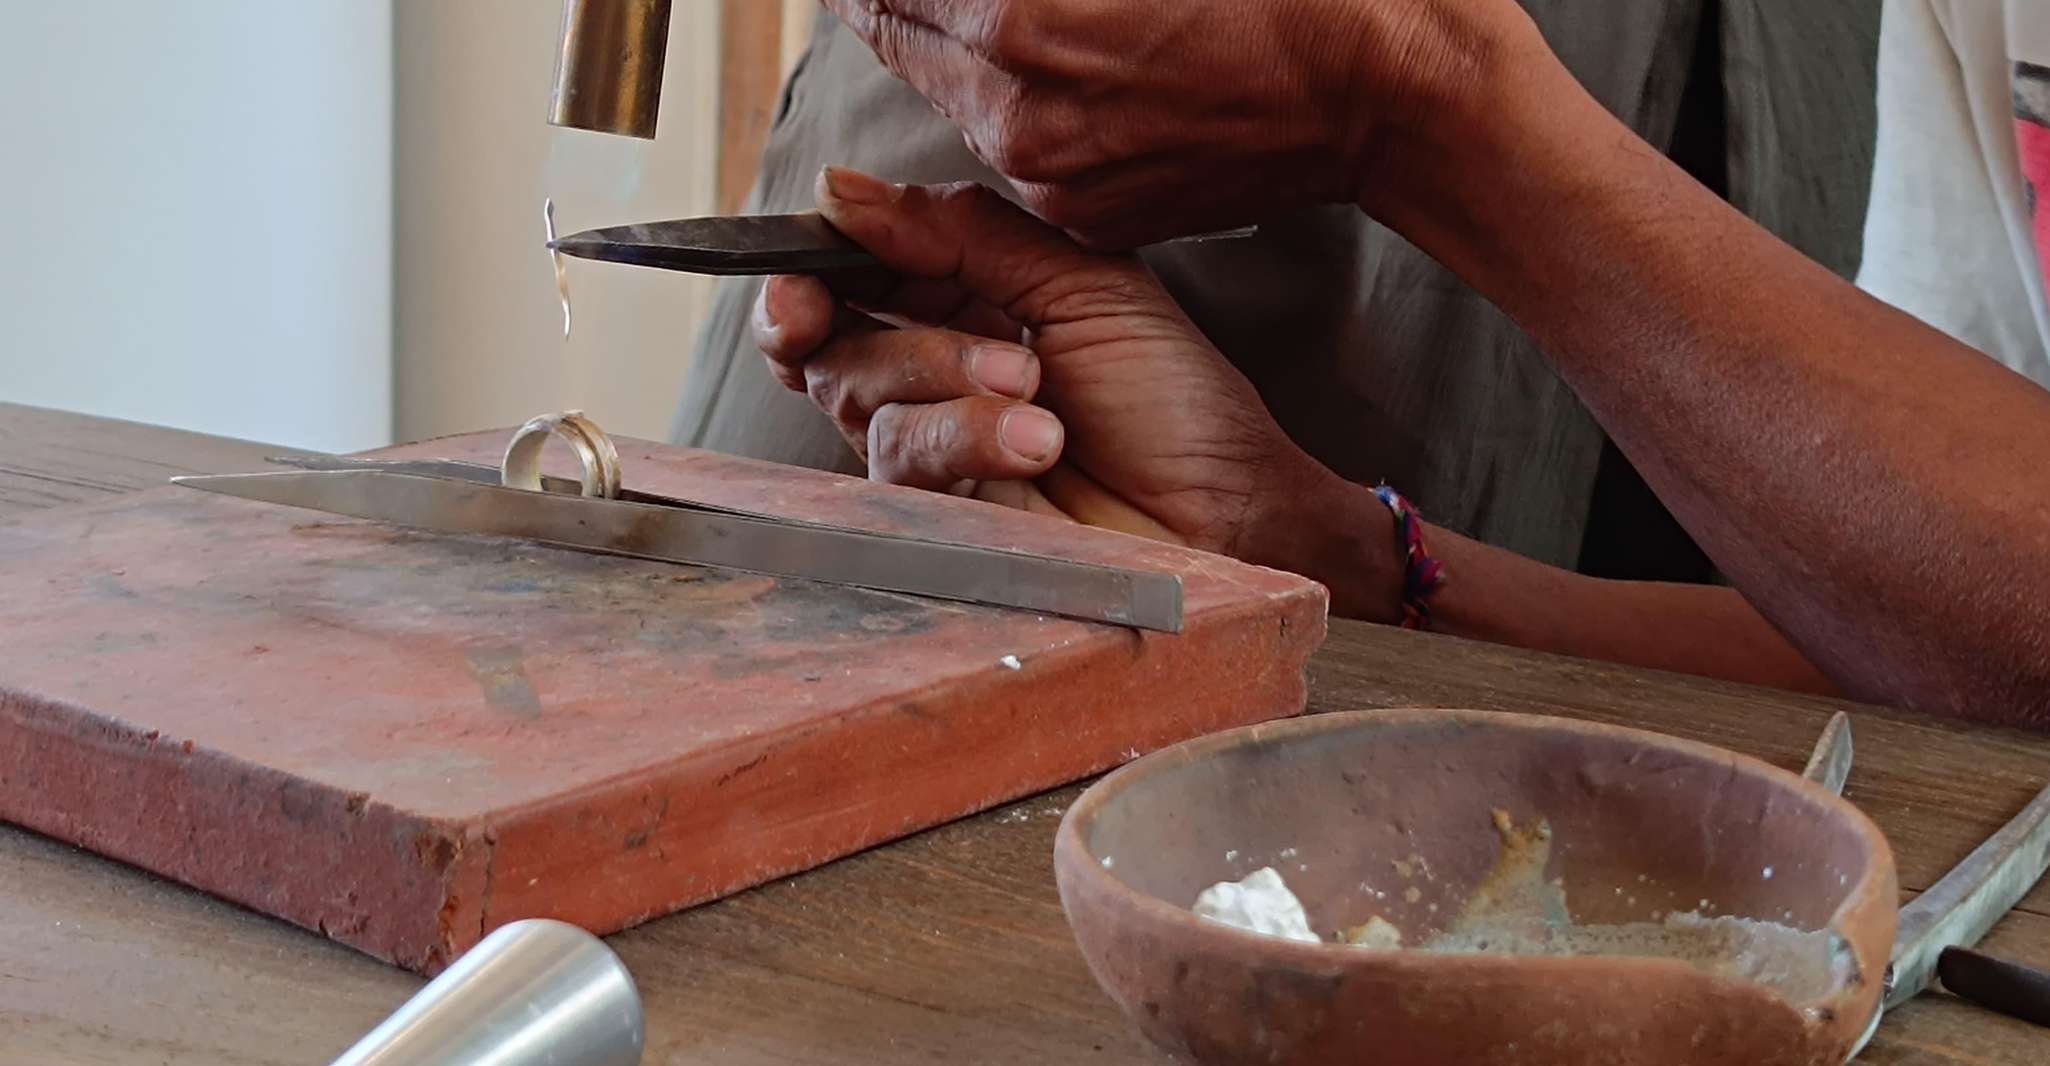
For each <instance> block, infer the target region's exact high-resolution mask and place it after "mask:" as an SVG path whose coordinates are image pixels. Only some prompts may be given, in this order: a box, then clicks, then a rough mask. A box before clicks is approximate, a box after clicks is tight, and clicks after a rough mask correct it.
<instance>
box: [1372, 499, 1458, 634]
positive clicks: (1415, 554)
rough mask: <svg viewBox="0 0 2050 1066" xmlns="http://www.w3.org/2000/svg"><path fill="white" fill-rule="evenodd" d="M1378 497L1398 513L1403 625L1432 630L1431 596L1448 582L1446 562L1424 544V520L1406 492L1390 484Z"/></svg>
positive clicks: (1396, 525) (1397, 547)
mask: <svg viewBox="0 0 2050 1066" xmlns="http://www.w3.org/2000/svg"><path fill="white" fill-rule="evenodd" d="M1374 496H1375V497H1376V498H1378V499H1379V500H1380V501H1381V502H1382V503H1385V504H1387V505H1388V509H1389V510H1390V511H1393V512H1395V545H1396V549H1397V550H1398V551H1400V552H1401V553H1402V628H1404V629H1429V628H1430V626H1431V596H1432V594H1433V593H1436V592H1437V591H1438V587H1439V586H1440V585H1443V584H1444V583H1445V564H1444V563H1442V562H1440V561H1438V559H1437V558H1436V557H1435V556H1433V555H1432V554H1431V552H1430V549H1428V548H1426V547H1424V520H1423V516H1422V515H1420V514H1418V513H1417V509H1416V507H1415V506H1413V505H1412V504H1411V503H1410V502H1409V501H1408V500H1406V499H1404V498H1403V496H1402V494H1401V493H1399V492H1397V491H1395V490H1394V489H1391V488H1389V487H1388V486H1387V485H1382V486H1381V487H1379V488H1377V489H1375V490H1374Z"/></svg>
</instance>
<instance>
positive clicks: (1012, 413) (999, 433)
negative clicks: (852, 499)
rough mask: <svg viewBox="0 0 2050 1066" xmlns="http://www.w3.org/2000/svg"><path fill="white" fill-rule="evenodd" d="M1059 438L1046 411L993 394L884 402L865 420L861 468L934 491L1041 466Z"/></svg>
mask: <svg viewBox="0 0 2050 1066" xmlns="http://www.w3.org/2000/svg"><path fill="white" fill-rule="evenodd" d="M1062 441H1063V432H1062V429H1061V424H1060V421H1059V420H1058V419H1056V418H1054V416H1053V414H1052V413H1051V412H1048V411H1044V410H1041V409H1040V408H1037V407H1032V406H1030V405H1028V404H1023V403H1019V402H1017V401H1014V400H1007V399H1004V398H1001V397H997V396H966V397H962V398H960V399H957V400H949V401H947V402H945V403H930V404H911V403H899V404H889V405H886V406H884V407H882V408H880V409H878V410H877V411H876V412H875V415H874V417H873V418H871V419H870V420H869V425H868V472H869V477H871V478H873V479H875V480H877V481H887V482H890V483H891V484H895V485H910V486H913V487H916V488H924V489H936V490H940V491H948V490H951V489H953V488H954V487H955V486H957V485H959V484H960V483H962V482H964V481H1014V480H1020V479H1024V478H1032V477H1037V476H1038V475H1040V474H1041V473H1044V472H1045V471H1046V470H1047V468H1048V467H1051V466H1052V465H1053V464H1054V461H1055V460H1056V459H1058V458H1059V457H1060V451H1061V444H1062Z"/></svg>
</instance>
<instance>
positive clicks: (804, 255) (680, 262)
mask: <svg viewBox="0 0 2050 1066" xmlns="http://www.w3.org/2000/svg"><path fill="white" fill-rule="evenodd" d="M1256 229H1257V227H1254V226H1242V227H1240V228H1238V229H1231V230H1219V231H1216V232H1214V233H1199V234H1195V235H1193V236H1189V237H1177V238H1175V239H1174V240H1172V241H1168V242H1165V243H1170V244H1180V243H1184V242H1193V241H1212V240H1226V239H1231V238H1236V237H1244V236H1248V235H1250V234H1252V233H1254V232H1256ZM548 247H549V248H551V249H553V250H555V251H558V252H561V253H562V254H564V255H572V256H576V257H577V258H579V259H596V260H602V261H604V262H608V263H627V264H630V265H633V266H645V267H656V268H659V269H662V270H678V271H682V272H684V273H687V274H715V275H736V274H818V273H825V272H828V271H835V270H852V269H855V268H858V267H872V266H877V265H879V261H878V260H877V259H876V257H875V256H874V255H871V254H870V253H869V251H868V249H866V248H863V247H862V246H861V245H858V244H856V243H854V242H853V241H851V240H848V239H847V238H846V237H845V236H842V235H841V233H840V231H839V230H836V229H834V228H833V227H832V225H831V224H830V223H828V222H827V221H826V220H825V218H824V216H822V215H820V214H819V213H818V212H816V211H806V212H803V213H800V214H793V215H719V216H711V217H706V218H680V219H674V220H671V221H667V222H636V223H633V224H631V225H625V226H607V227H604V228H602V229H591V230H584V231H583V232H581V233H572V234H570V235H568V236H566V237H557V238H556V239H554V240H552V241H549V242H548Z"/></svg>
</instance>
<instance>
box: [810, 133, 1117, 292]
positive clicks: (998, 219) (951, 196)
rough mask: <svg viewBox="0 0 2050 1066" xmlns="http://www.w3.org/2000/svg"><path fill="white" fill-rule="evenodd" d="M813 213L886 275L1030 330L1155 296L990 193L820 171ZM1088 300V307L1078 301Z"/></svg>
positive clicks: (1113, 260)
mask: <svg viewBox="0 0 2050 1066" xmlns="http://www.w3.org/2000/svg"><path fill="white" fill-rule="evenodd" d="M817 194H818V203H819V213H820V214H822V215H824V216H825V217H826V221H828V222H831V223H832V224H833V227H834V228H835V229H838V230H839V231H840V232H841V233H844V234H846V235H847V236H848V238H849V239H851V240H853V241H854V242H855V243H857V244H859V245H861V246H863V247H864V248H867V249H868V250H869V251H870V252H871V253H873V254H874V255H875V257H876V258H877V259H880V260H881V261H882V263H883V265H884V266H886V267H888V268H889V269H890V270H892V271H894V272H896V273H898V274H901V275H905V276H908V277H914V278H925V279H931V280H946V281H950V282H952V283H953V284H955V285H958V286H960V287H961V289H963V290H964V291H966V292H967V293H968V294H969V295H971V296H973V297H976V298H977V299H980V300H982V301H984V302H987V303H989V304H991V305H993V306H995V307H997V308H999V309H1002V310H1003V311H1005V312H1006V313H1007V314H1009V315H1010V317H1011V318H1013V319H1015V320H1017V321H1018V322H1019V323H1021V324H1023V325H1026V326H1029V327H1035V328H1037V327H1044V326H1046V325H1048V324H1051V323H1058V322H1062V321H1071V320H1075V319H1079V318H1097V317H1101V316H1103V315H1106V314H1115V313H1119V312H1120V311H1123V310H1126V309H1127V308H1125V307H1121V306H1118V304H1119V303H1121V302H1123V301H1114V302H1112V303H1109V304H1106V303H1105V302H1104V301H1103V300H1101V299H1097V298H1096V297H1101V296H1103V295H1106V294H1113V293H1115V294H1119V295H1121V296H1124V297H1126V298H1128V299H1130V301H1131V302H1132V303H1137V302H1139V301H1138V299H1137V296H1138V294H1140V293H1152V292H1156V291H1157V289H1156V286H1154V284H1153V281H1152V277H1151V275H1150V274H1148V273H1147V271H1146V267H1145V266H1144V265H1143V264H1142V263H1140V262H1139V260H1138V259H1136V258H1134V257H1132V256H1129V255H1107V254H1101V253H1096V252H1090V251H1087V250H1085V249H1083V248H1082V247H1081V246H1079V245H1077V244H1076V243H1075V242H1074V241H1073V240H1071V239H1070V238H1069V237H1068V236H1067V234H1065V233H1063V232H1061V231H1060V230H1058V229H1055V228H1054V227H1052V226H1050V225H1047V224H1046V223H1045V222H1042V221H1040V220H1039V219H1037V218H1034V217H1033V216H1032V215H1030V214H1028V213H1026V212H1025V211H1024V210H1023V209H1022V208H1020V207H1018V206H1017V205H1015V204H1013V203H1011V202H1010V201H1008V200H1005V199H1004V198H1003V197H1001V196H999V195H997V194H996V192H995V191H994V190H992V189H990V188H988V187H987V186H983V185H979V184H976V183H974V182H961V183H957V184H952V185H895V184H891V183H888V182H885V181H882V180H880V179H878V178H874V177H870V176H869V175H867V174H863V173H861V172H860V171H856V170H849V169H847V168H845V167H830V166H829V167H827V168H825V169H824V170H822V171H820V172H819V180H818V189H817ZM1084 295H1087V296H1089V297H1091V299H1088V300H1076V299H1075V297H1077V296H1084Z"/></svg>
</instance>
